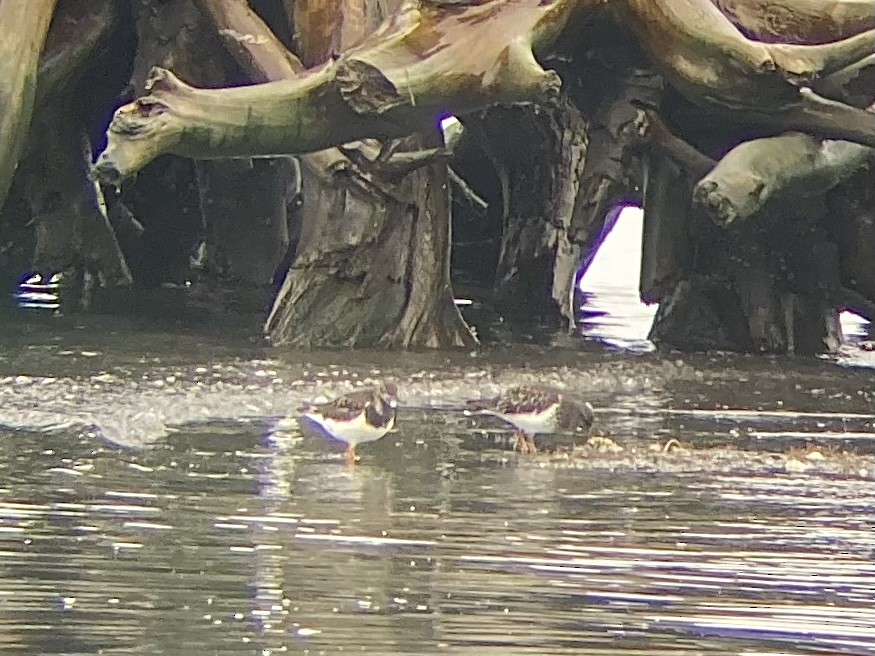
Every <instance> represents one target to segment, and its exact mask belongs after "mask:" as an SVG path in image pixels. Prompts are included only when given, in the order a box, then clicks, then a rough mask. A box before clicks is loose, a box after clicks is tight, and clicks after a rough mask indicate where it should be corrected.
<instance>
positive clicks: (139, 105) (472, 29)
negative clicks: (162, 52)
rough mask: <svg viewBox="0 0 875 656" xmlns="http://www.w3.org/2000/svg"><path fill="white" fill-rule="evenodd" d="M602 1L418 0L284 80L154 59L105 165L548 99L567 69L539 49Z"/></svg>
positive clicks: (218, 152)
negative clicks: (228, 77)
mask: <svg viewBox="0 0 875 656" xmlns="http://www.w3.org/2000/svg"><path fill="white" fill-rule="evenodd" d="M594 2H595V0H554V1H553V2H540V1H539V0H491V1H487V2H484V3H482V4H477V5H471V6H464V5H461V6H454V5H447V6H440V7H438V6H434V5H425V4H423V5H421V6H420V5H415V4H412V3H411V4H408V5H405V7H403V8H402V9H401V10H400V11H399V12H398V13H397V14H395V15H394V16H392V17H391V18H390V19H389V20H388V21H387V22H386V23H384V25H383V26H382V27H381V28H380V29H378V30H377V31H376V32H375V33H374V35H373V36H372V37H370V38H368V39H366V40H365V41H364V42H363V43H362V44H361V45H359V46H357V47H355V48H353V49H351V50H349V51H347V52H345V53H344V54H343V55H341V56H340V57H339V58H337V59H334V60H332V61H329V62H328V63H326V64H324V65H322V66H319V67H316V68H312V69H309V70H307V71H305V72H303V73H301V74H300V75H299V76H298V77H296V78H295V79H292V80H287V81H286V80H283V81H277V82H270V83H267V84H259V85H252V86H246V87H236V88H225V89H198V88H195V87H192V86H189V85H187V84H185V83H184V82H182V81H181V80H179V79H178V78H177V77H176V76H174V75H173V74H172V73H170V72H169V71H166V70H163V69H156V70H154V71H153V73H152V75H151V77H150V81H151V85H150V87H149V88H148V89H147V92H148V95H147V96H146V97H144V98H141V99H139V100H137V101H135V102H133V103H130V104H127V105H124V106H123V107H121V108H119V109H118V110H117V112H116V114H115V117H114V118H113V121H112V123H111V125H110V127H109V130H108V132H107V137H108V140H107V148H106V150H105V151H104V152H103V153H102V154H101V155H100V157H99V159H98V162H97V165H96V168H97V172H98V175H99V176H100V177H101V179H103V180H104V181H106V182H109V183H115V184H117V183H118V182H120V181H121V180H122V179H123V178H125V177H128V176H130V175H132V174H134V173H135V172H136V171H138V170H139V169H141V168H142V167H143V166H145V165H146V164H147V163H148V162H149V161H151V160H152V159H154V158H155V157H157V156H158V155H160V154H163V153H173V154H176V155H181V156H185V157H191V158H194V159H209V158H222V157H246V156H258V155H280V154H292V153H309V152H315V151H318V150H322V149H325V148H328V147H331V146H335V145H338V144H342V143H347V142H350V141H354V140H359V139H366V138H377V139H384V140H385V139H388V138H393V137H402V136H405V135H408V134H410V133H411V132H414V131H417V130H421V129H424V128H427V129H430V130H431V129H434V126H435V125H436V124H437V121H438V120H439V119H440V118H441V117H442V116H444V115H446V114H448V113H451V114H464V113H467V112H470V111H473V110H476V109H480V108H485V107H488V106H490V105H494V104H512V103H518V102H547V101H549V100H550V99H551V98H554V97H556V96H557V95H558V91H559V86H560V79H559V76H558V75H557V74H556V73H555V72H553V71H546V70H544V69H543V68H542V67H541V66H540V65H539V64H538V62H537V60H536V59H535V56H534V53H533V49H543V48H545V47H547V46H549V44H550V43H551V42H552V40H553V39H554V38H555V37H556V36H557V35H558V33H559V31H560V30H561V28H562V27H563V26H564V24H565V22H566V18H567V14H568V13H569V12H570V10H571V9H572V8H573V7H575V6H578V5H581V4H586V3H590V4H592V3H594Z"/></svg>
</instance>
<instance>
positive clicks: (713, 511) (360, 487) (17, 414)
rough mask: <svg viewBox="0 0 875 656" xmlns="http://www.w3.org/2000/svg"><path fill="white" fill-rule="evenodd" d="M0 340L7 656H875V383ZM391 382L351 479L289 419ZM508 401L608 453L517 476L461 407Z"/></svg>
mask: <svg viewBox="0 0 875 656" xmlns="http://www.w3.org/2000/svg"><path fill="white" fill-rule="evenodd" d="M71 322H72V323H71ZM5 328H6V330H5V335H4V337H2V339H0V408H2V410H0V425H2V428H0V554H2V558H0V569H2V572H0V651H4V652H7V653H16V654H24V653H53V654H94V653H112V654H116V653H120V654H124V653H130V654H133V653H138V654H180V653H198V654H200V653H203V654H252V653H258V654H274V653H302V654H303V653H309V654H321V653H326V654H327V653H349V652H354V653H364V654H411V655H412V654H427V653H438V652H440V653H456V654H478V655H479V654H492V653H494V654H502V655H503V654H611V655H614V656H627V655H632V654H648V655H653V654H746V655H753V654H836V653H848V654H873V653H875V564H873V563H875V510H873V509H875V462H873V458H872V455H871V454H872V453H873V452H875V426H873V420H875V417H873V413H872V394H873V389H872V370H871V369H870V368H867V367H866V366H842V365H841V364H839V363H838V362H836V361H827V360H801V359H787V358H754V357H714V358H684V359H679V358H675V357H671V358H666V357H663V356H660V355H656V354H650V353H631V352H628V351H616V352H615V351H605V350H604V349H602V348H601V347H598V346H596V345H591V346H590V347H587V348H584V349H582V350H557V349H553V350H544V349H536V348H532V347H526V348H522V347H521V348H518V349H516V350H514V351H513V352H510V351H506V350H503V351H487V352H484V353H482V354H479V355H473V354H466V353H460V354H452V355H446V354H428V353H422V354H409V355H405V356H404V357H403V358H399V357H398V356H397V355H395V354H387V353H383V352H367V353H359V354H356V355H354V356H352V355H350V354H347V353H307V354H300V353H290V352H283V351H271V350H268V349H264V348H262V347H261V346H260V345H259V344H257V343H254V342H252V341H251V340H246V339H242V338H239V337H235V336H233V335H218V334H209V333H207V332H204V331H203V330H200V331H198V332H194V331H187V330H185V329H183V328H179V327H177V328H172V329H171V328H167V327H164V328H163V329H160V330H159V329H158V328H157V327H155V328H146V327H144V326H134V325H131V324H125V323H123V322H119V321H118V320H113V321H112V322H109V321H108V320H105V319H104V320H101V319H99V318H93V319H89V320H88V322H85V323H76V322H75V321H73V320H62V321H46V320H45V318H37V317H35V318H32V319H27V320H22V321H18V322H16V323H7V324H6V326H5ZM866 357H867V356H866V354H865V353H862V352H858V351H854V350H853V349H851V348H850V347H849V350H847V352H846V354H845V356H844V360H843V361H844V362H852V363H853V364H854V365H865V364H866V362H865V358H866ZM380 377H392V378H395V379H397V380H399V381H400V382H401V385H402V395H403V401H404V408H403V410H402V413H401V416H400V420H399V426H398V430H397V432H395V433H393V434H391V435H390V436H388V437H387V438H385V439H383V440H382V441H380V442H378V443H375V444H372V445H366V446H364V447H362V448H361V449H360V455H361V460H360V462H359V463H358V465H357V466H356V467H355V468H354V469H350V468H348V467H347V466H346V465H345V464H344V462H343V455H342V453H341V449H340V448H339V447H337V446H336V445H333V444H329V443H326V442H323V441H319V440H317V439H315V438H313V437H311V436H305V435H302V434H301V432H300V430H299V429H298V426H297V423H296V422H295V421H294V419H293V418H292V417H289V416H288V413H289V411H290V409H292V408H294V407H296V406H297V405H298V404H299V403H300V402H301V401H303V400H305V399H312V398H313V397H314V396H317V395H321V394H326V395H331V394H334V393H336V392H340V391H343V390H347V389H351V388H352V387H353V386H354V385H355V384H357V383H359V384H360V383H362V382H363V381H364V382H366V381H368V380H373V379H377V378H380ZM521 380H543V381H548V382H556V383H561V384H565V385H569V386H571V387H574V388H576V389H577V390H579V391H580V392H581V393H583V394H585V395H586V396H587V397H588V398H589V399H590V400H591V401H592V402H593V404H594V405H595V406H596V408H597V418H598V427H597V428H598V432H599V433H600V434H602V435H609V436H610V437H611V438H612V439H613V440H614V442H615V443H616V444H617V445H619V446H620V447H622V448H623V451H622V452H619V453H610V452H607V453H598V452H594V451H579V452H577V454H576V455H575V456H573V457H567V456H562V455H557V456H549V455H546V454H545V455H539V456H538V457H534V458H523V457H516V456H514V455H513V454H512V453H511V451H510V443H511V442H510V440H511V436H510V435H509V433H508V432H507V431H506V430H505V429H504V428H503V427H502V426H501V424H500V423H490V422H485V421H477V422H475V421H474V420H473V419H472V418H470V417H466V416H465V415H464V414H463V413H462V412H461V407H462V404H463V401H464V399H465V398H469V397H472V396H478V395H481V394H487V393H490V392H492V391H494V390H497V389H499V388H500V387H501V386H503V385H509V384H512V383H515V382H519V381H521ZM669 438H676V439H678V440H680V441H681V442H682V443H683V444H684V445H685V446H686V447H688V448H690V449H691V450H689V451H687V450H686V449H681V450H677V451H675V452H672V453H669V454H666V455H663V454H661V453H659V452H658V451H657V450H651V448H650V447H655V448H656V449H658V448H659V447H661V446H662V445H663V444H664V443H665V442H666V440H668V439H669ZM559 441H561V440H559ZM557 444H558V442H557V443H554V442H551V441H550V440H545V441H542V443H541V445H542V447H543V448H544V450H545V451H546V450H548V449H550V448H552V447H554V446H557ZM724 445H730V446H731V447H732V449H723V450H721V451H717V452H714V453H712V452H710V451H706V450H704V449H705V448H706V447H710V446H724ZM812 445H819V446H818V447H817V448H816V449H815V450H816V453H817V454H818V457H811V456H810V455H806V453H807V452H806V451H805V449H808V451H810V450H811V449H812ZM565 446H570V445H567V444H565ZM794 449H795V450H794ZM842 450H850V451H851V452H853V453H856V454H859V455H857V456H841V455H839V452H841V451H842ZM794 454H795V455H794Z"/></svg>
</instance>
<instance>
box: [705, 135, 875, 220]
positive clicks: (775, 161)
mask: <svg viewBox="0 0 875 656" xmlns="http://www.w3.org/2000/svg"><path fill="white" fill-rule="evenodd" d="M873 161H875V150H873V149H872V148H868V147H866V146H861V145H859V144H855V143H850V142H847V141H832V140H820V139H817V138H816V137H813V136H811V135H808V134H803V133H799V132H788V133H786V134H782V135H780V136H777V137H768V138H764V139H754V140H752V141H746V142H744V143H742V144H740V145H738V146H736V147H735V148H733V149H732V150H731V151H730V152H729V153H727V154H726V155H725V156H724V157H723V158H722V159H721V160H720V162H719V163H718V164H717V166H716V167H715V168H714V169H713V170H712V171H711V172H710V173H708V174H707V175H706V176H705V177H704V178H702V179H701V180H700V181H699V182H698V184H696V186H695V188H694V190H693V199H694V201H695V202H697V203H698V204H700V205H701V206H702V207H704V208H705V209H706V211H707V212H708V214H709V215H710V216H711V217H712V218H713V219H714V220H715V221H717V222H718V223H720V224H722V225H726V226H729V225H732V224H735V223H740V222H742V221H746V220H747V219H749V218H751V217H753V216H755V215H761V214H762V213H763V212H764V211H766V208H768V207H774V206H775V204H777V203H781V202H784V203H787V202H790V203H798V202H799V201H801V200H802V199H805V198H808V197H813V196H819V195H821V194H823V193H825V192H827V191H829V190H830V189H832V188H833V187H835V186H836V185H838V184H839V183H841V182H842V181H843V180H845V179H846V178H848V177H850V176H851V175H853V174H854V173H855V172H856V171H857V170H858V169H859V168H860V167H861V166H864V165H865V164H866V163H867V162H873Z"/></svg>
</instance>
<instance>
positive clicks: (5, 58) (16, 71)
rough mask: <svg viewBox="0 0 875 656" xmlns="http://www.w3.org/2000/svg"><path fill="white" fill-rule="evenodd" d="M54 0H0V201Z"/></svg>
mask: <svg viewBox="0 0 875 656" xmlns="http://www.w3.org/2000/svg"><path fill="white" fill-rule="evenodd" d="M55 2H56V0H31V1H30V2H2V3H0V25H2V26H3V38H0V205H2V204H3V202H4V201H5V200H6V194H7V192H8V191H9V185H10V184H12V176H13V175H15V169H16V167H17V166H18V161H19V158H20V157H21V153H22V150H23V148H24V142H25V139H26V138H27V130H28V126H29V125H30V119H31V115H32V113H33V106H34V99H35V97H36V83H35V81H36V73H37V68H38V64H39V55H40V52H41V51H42V49H43V45H44V43H45V40H46V36H47V34H48V31H49V23H50V22H51V19H52V13H53V12H54V10H55Z"/></svg>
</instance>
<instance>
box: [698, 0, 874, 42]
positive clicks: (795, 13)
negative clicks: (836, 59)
mask: <svg viewBox="0 0 875 656" xmlns="http://www.w3.org/2000/svg"><path fill="white" fill-rule="evenodd" d="M711 1H712V2H713V3H714V4H715V5H716V6H717V7H718V8H719V9H720V11H722V12H723V13H724V14H725V15H726V16H727V18H729V19H730V20H731V21H732V22H733V23H735V25H737V26H738V27H739V29H741V30H742V32H744V34H745V35H747V36H748V37H750V38H752V39H757V40H759V41H767V42H776V41H780V42H783V43H797V44H813V43H814V44H816V43H829V42H830V41H838V40H840V39H844V38H847V37H849V36H853V35H854V34H859V33H860V32H864V31H866V30H872V29H875V11H873V10H872V2H871V0H711Z"/></svg>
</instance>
